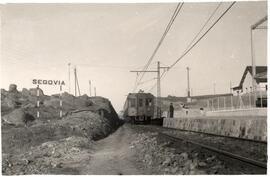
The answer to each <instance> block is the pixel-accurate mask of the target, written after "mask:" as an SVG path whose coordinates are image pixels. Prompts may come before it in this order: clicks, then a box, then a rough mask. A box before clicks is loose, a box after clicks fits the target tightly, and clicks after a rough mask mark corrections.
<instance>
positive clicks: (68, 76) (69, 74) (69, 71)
mask: <svg viewBox="0 0 270 177" xmlns="http://www.w3.org/2000/svg"><path fill="white" fill-rule="evenodd" d="M70 64H71V63H68V93H69V94H70Z"/></svg>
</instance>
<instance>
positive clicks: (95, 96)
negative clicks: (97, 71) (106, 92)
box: [94, 87, 97, 97]
mask: <svg viewBox="0 0 270 177" xmlns="http://www.w3.org/2000/svg"><path fill="white" fill-rule="evenodd" d="M94 89H95V97H96V96H97V91H96V87H95V88H94Z"/></svg>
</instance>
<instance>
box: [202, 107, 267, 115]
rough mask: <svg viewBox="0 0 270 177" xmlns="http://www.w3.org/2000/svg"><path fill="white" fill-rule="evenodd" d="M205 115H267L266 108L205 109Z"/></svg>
mask: <svg viewBox="0 0 270 177" xmlns="http://www.w3.org/2000/svg"><path fill="white" fill-rule="evenodd" d="M205 115H206V116H267V108H251V109H235V110H219V111H206V112H205Z"/></svg>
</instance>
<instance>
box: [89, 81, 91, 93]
mask: <svg viewBox="0 0 270 177" xmlns="http://www.w3.org/2000/svg"><path fill="white" fill-rule="evenodd" d="M89 96H91V80H89Z"/></svg>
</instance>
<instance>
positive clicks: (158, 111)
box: [130, 61, 169, 118]
mask: <svg viewBox="0 0 270 177" xmlns="http://www.w3.org/2000/svg"><path fill="white" fill-rule="evenodd" d="M160 69H167V70H168V69H169V67H161V66H160V62H159V61H158V62H157V70H150V71H130V72H135V73H137V75H138V73H141V72H144V73H146V72H148V73H157V98H156V113H157V117H158V118H161V102H160V98H161V83H160Z"/></svg>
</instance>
